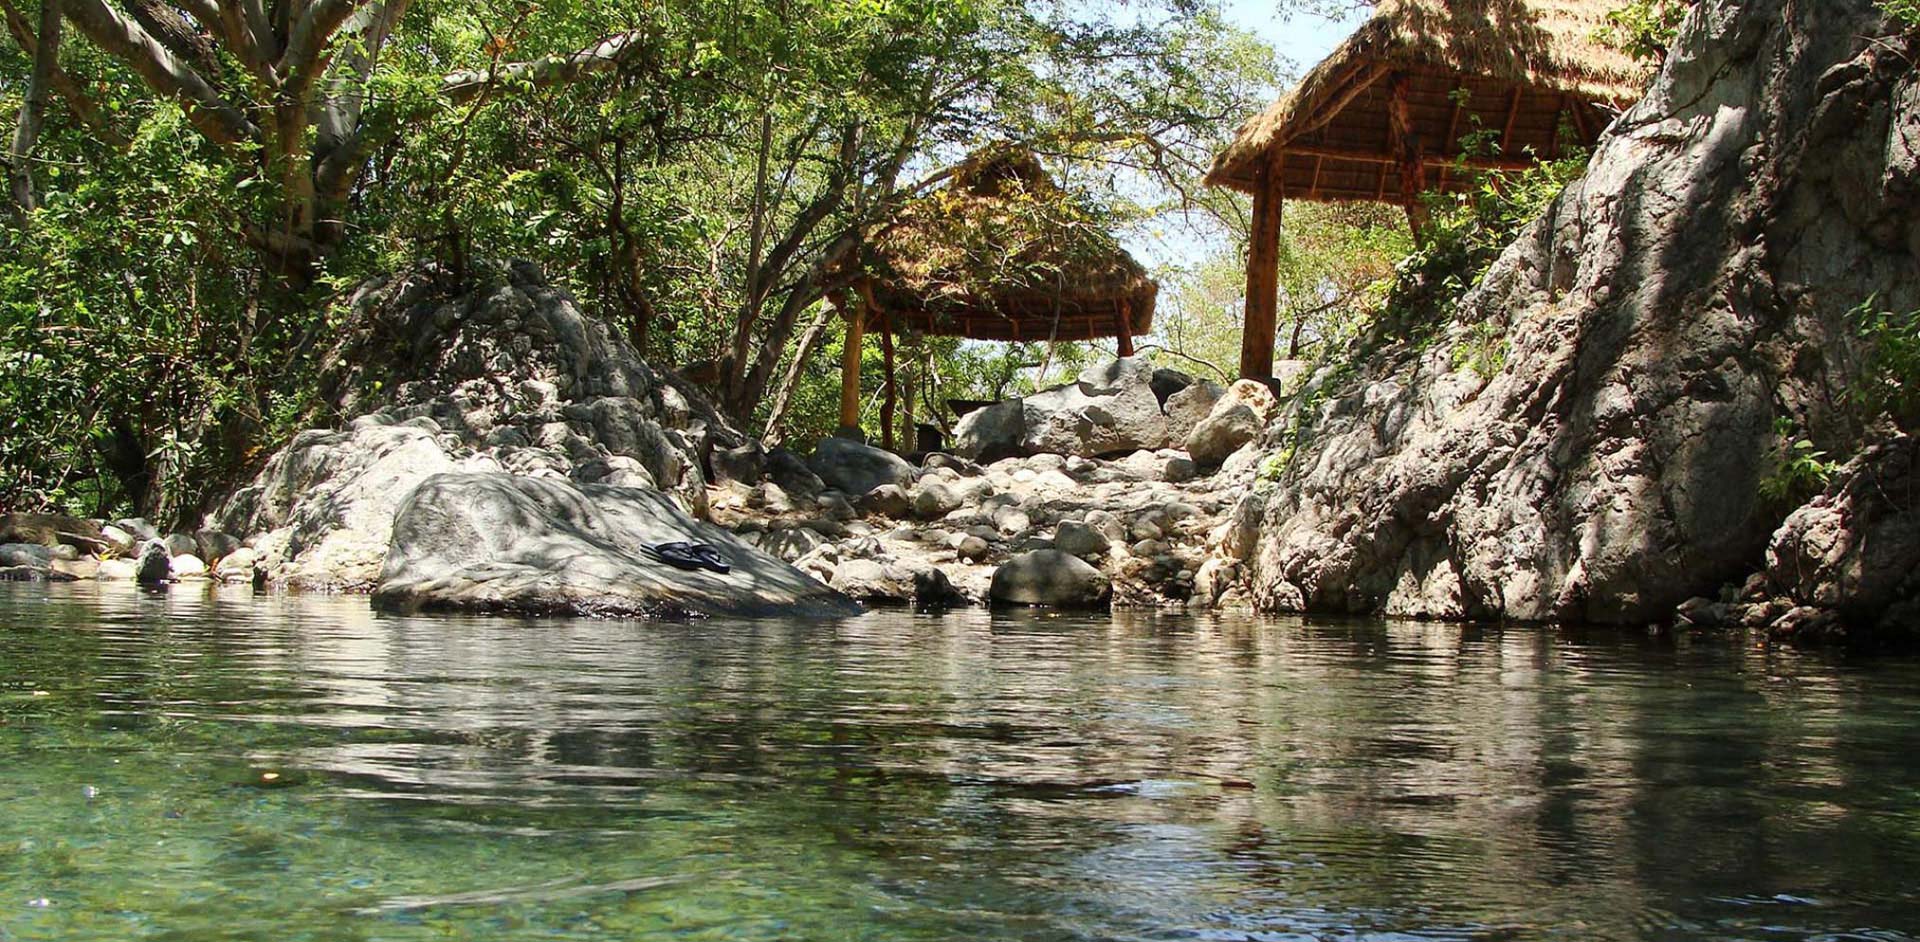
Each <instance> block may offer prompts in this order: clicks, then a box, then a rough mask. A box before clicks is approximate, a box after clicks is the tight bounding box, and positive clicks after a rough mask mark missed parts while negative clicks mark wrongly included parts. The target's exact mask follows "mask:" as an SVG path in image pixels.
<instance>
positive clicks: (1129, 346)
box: [1119, 301, 1133, 360]
mask: <svg viewBox="0 0 1920 942" xmlns="http://www.w3.org/2000/svg"><path fill="white" fill-rule="evenodd" d="M1131 308H1132V305H1130V304H1128V303H1127V302H1125V301H1122V302H1120V307H1119V314H1120V358H1121V359H1123V360H1124V359H1126V358H1127V357H1130V356H1133V312H1132V310H1131Z"/></svg>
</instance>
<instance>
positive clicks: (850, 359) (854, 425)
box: [834, 292, 867, 438]
mask: <svg viewBox="0 0 1920 942" xmlns="http://www.w3.org/2000/svg"><path fill="white" fill-rule="evenodd" d="M863 293H865V292H863ZM834 307H836V308H838V309H839V311H840V320H841V321H842V322H844V323H845V324H846V325H847V330H846V346H845V348H844V349H843V350H842V351H841V352H840V431H841V433H842V434H846V435H849V436H851V437H856V438H857V437H859V432H860V347H861V344H862V343H864V342H865V340H866V319H867V312H866V306H865V303H864V302H857V303H854V304H852V305H848V304H844V303H842V302H838V301H836V302H835V304H834ZM849 307H852V308H853V309H854V310H852V311H849V310H848V308H849Z"/></svg>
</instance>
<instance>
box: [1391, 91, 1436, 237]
mask: <svg viewBox="0 0 1920 942" xmlns="http://www.w3.org/2000/svg"><path fill="white" fill-rule="evenodd" d="M1412 87H1413V77H1412V76H1410V75H1408V74H1407V73H1405V72H1395V73H1394V75H1393V84H1392V90H1391V95H1390V97H1389V98H1388V99H1387V142H1388V149H1389V150H1391V151H1392V152H1393V154H1394V156H1395V157H1396V158H1397V162H1398V163H1399V165H1400V201H1401V203H1402V205H1404V206H1406V208H1407V225H1409V226H1411V227H1412V228H1413V241H1414V244H1416V245H1420V244H1424V243H1425V241H1426V240H1425V232H1426V228H1427V207H1426V204H1425V203H1424V202H1422V201H1421V200H1422V194H1424V193H1426V191H1427V163H1426V157H1425V155H1423V154H1422V153H1421V152H1420V135H1418V134H1416V133H1415V132H1414V129H1413V115H1412V112H1411V109H1410V108H1409V106H1408V103H1407V92H1408V91H1409V89H1411V88H1412Z"/></svg>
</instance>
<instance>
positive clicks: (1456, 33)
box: [1207, 0, 1646, 184]
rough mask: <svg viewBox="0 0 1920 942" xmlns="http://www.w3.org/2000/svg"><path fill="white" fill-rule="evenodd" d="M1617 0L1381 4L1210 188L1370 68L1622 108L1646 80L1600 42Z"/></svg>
mask: <svg viewBox="0 0 1920 942" xmlns="http://www.w3.org/2000/svg"><path fill="white" fill-rule="evenodd" d="M1619 6H1620V0H1381V2H1380V3H1379V4H1378V6H1377V7H1376V10H1375V13H1374V15H1373V17H1372V18H1371V19H1369V20H1368V21H1367V22H1366V23H1365V24H1363V25H1362V26H1361V27H1360V28H1359V29H1358V30H1357V31H1355V32H1354V34H1353V35H1352V36H1350V37H1348V38H1347V40H1346V41H1345V42H1343V43H1341V44H1340V45H1339V46H1338V47H1337V48H1335V49H1334V51H1333V53H1332V54H1331V55H1329V56H1328V57H1327V58H1326V59H1325V60H1323V61H1322V62H1321V63H1320V64H1319V65H1317V66H1315V67H1314V68H1313V70H1312V71H1311V72H1308V73H1307V75H1306V77H1305V78H1304V79H1302V80H1301V81H1300V83H1299V84H1298V85H1297V86H1295V87H1294V89H1293V90H1292V91H1291V92H1289V93H1288V94H1287V95H1285V96H1284V97H1282V98H1281V99H1280V100H1279V101H1278V102H1275V103H1274V104H1273V105H1272V106H1271V107H1269V108H1268V109H1267V110H1266V111H1264V112H1261V113H1260V114H1258V115H1256V116H1254V117H1253V118H1252V119H1251V120H1249V121H1248V122H1247V123H1246V124H1245V125H1243V126H1242V127H1241V128H1240V133H1239V134H1238V135H1237V136H1236V137H1235V139H1234V141H1233V143H1232V144H1230V145H1229V146H1228V147H1227V148H1226V150H1224V151H1222V152H1221V153H1220V154H1219V156H1218V157H1216V158H1215V160H1214V164H1213V169H1212V171H1211V172H1210V173H1209V174H1208V175H1207V180H1208V182H1209V183H1214V184H1222V183H1227V182H1229V181H1230V180H1232V179H1233V178H1236V177H1238V178H1244V177H1245V176H1246V166H1247V165H1248V164H1251V163H1252V162H1253V161H1254V160H1256V159H1258V158H1259V157H1260V155H1262V154H1263V153H1265V152H1267V151H1268V150H1269V149H1270V148H1272V147H1273V146H1275V145H1276V144H1278V145H1284V144H1285V143H1286V142H1287V141H1288V140H1289V139H1290V138H1291V137H1293V136H1294V135H1295V134H1298V133H1300V132H1301V131H1302V130H1303V129H1304V128H1306V127H1307V126H1309V125H1311V124H1312V123H1313V122H1314V121H1316V120H1322V119H1324V118H1325V115H1323V114H1321V111H1322V110H1323V108H1324V107H1325V106H1327V105H1329V104H1331V103H1333V102H1334V101H1335V100H1337V99H1338V97H1339V95H1340V93H1341V92H1342V91H1343V90H1345V89H1346V88H1347V87H1348V85H1349V84H1350V83H1351V82H1353V81H1355V80H1356V79H1359V78H1362V77H1364V76H1365V75H1366V74H1367V73H1369V72H1371V71H1372V70H1373V68H1374V67H1376V66H1387V67H1390V68H1403V69H1408V70H1416V71H1421V70H1424V71H1446V72H1452V73H1458V74H1463V75H1473V76H1484V77H1487V78H1491V79H1498V80H1500V81H1504V82H1510V83H1513V84H1514V85H1517V86H1520V87H1526V88H1534V89H1539V90H1543V91H1550V92H1557V93H1564V94H1568V95H1572V96H1576V97H1579V98H1584V99H1587V100H1590V101H1596V102H1605V103H1609V104H1626V103H1628V102H1631V101H1633V100H1635V99H1637V98H1638V97H1639V96H1640V93H1641V87H1642V85H1643V83H1644V80H1645V78H1646V75H1645V71H1644V69H1643V67H1642V66H1640V65H1639V64H1638V63H1636V62H1635V61H1634V60H1633V58H1632V57H1630V56H1628V55H1626V54H1625V53H1623V52H1621V51H1620V50H1618V49H1615V48H1613V47H1611V46H1608V45H1607V44H1605V43H1603V42H1601V40H1600V34H1601V31H1602V30H1603V29H1604V28H1605V27H1606V25H1607V14H1608V13H1611V12H1612V11H1614V10H1615V9H1618V7H1619Z"/></svg>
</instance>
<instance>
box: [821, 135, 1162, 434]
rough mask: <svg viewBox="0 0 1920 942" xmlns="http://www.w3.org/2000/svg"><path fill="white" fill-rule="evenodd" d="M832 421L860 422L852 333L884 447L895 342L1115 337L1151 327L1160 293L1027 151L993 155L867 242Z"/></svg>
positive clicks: (848, 307)
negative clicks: (868, 346) (865, 362)
mask: <svg viewBox="0 0 1920 942" xmlns="http://www.w3.org/2000/svg"><path fill="white" fill-rule="evenodd" d="M848 281H849V283H850V284H851V286H852V290H851V292H850V293H851V297H850V298H848V299H846V301H845V302H844V303H843V306H842V310H841V313H842V315H843V316H844V317H845V319H846V322H847V342H846V345H845V348H844V349H845V353H844V357H845V359H844V360H843V361H842V364H841V390H840V425H841V427H842V429H843V430H851V429H854V428H857V427H858V425H859V420H860V402H861V399H860V350H861V341H862V337H863V335H864V334H865V333H866V332H867V331H870V330H878V331H880V332H881V351H882V355H883V357H884V362H885V364H886V369H887V374H888V375H887V378H886V389H885V392H884V394H883V396H882V405H881V435H882V437H883V438H884V439H885V440H886V441H887V442H889V443H891V442H892V440H893V425H894V421H893V420H894V395H893V389H894V378H893V361H894V350H893V340H894V337H895V335H896V334H901V333H907V334H918V335H922V336H945V337H965V338H968V339H971V340H1004V341H1042V342H1058V341H1072V340H1097V339H1102V338H1107V337H1112V338H1116V339H1117V341H1118V350H1119V353H1120V355H1121V356H1132V355H1133V338H1134V337H1136V336H1139V335H1142V334H1146V333H1148V332H1150V331H1151V330H1152V328H1153V312H1154V302H1155V299H1156V298H1157V297H1158V295H1159V290H1160V289H1159V285H1157V284H1156V283H1155V282H1154V281H1153V279H1152V278H1150V277H1148V275H1147V272H1146V269H1145V268H1142V267H1141V265H1140V263H1139V262H1137V261H1135V260H1134V259H1133V257H1132V256H1131V255H1129V254H1128V253H1127V251H1126V249H1125V248H1123V247H1122V246H1121V245H1120V243H1119V241H1118V240H1117V239H1116V238H1115V237H1114V236H1113V234H1112V233H1111V232H1109V231H1107V230H1106V229H1105V228H1104V227H1103V226H1102V224H1101V222H1100V220H1099V219H1098V217H1097V215H1096V214H1094V213H1092V212H1090V211H1089V210H1087V208H1086V207H1085V206H1084V205H1083V204H1082V203H1080V202H1079V201H1078V200H1076V199H1075V198H1074V197H1073V196H1072V195H1071V194H1069V193H1067V192H1066V191H1064V190H1062V189H1061V188H1060V187H1059V186H1058V185H1057V184H1056V183H1055V182H1054V181H1053V179H1052V178H1051V177H1050V176H1048V175H1047V172H1046V170H1045V168H1043V167H1042V166H1041V164H1040V161H1039V159H1038V158H1037V157H1035V156H1034V154H1033V153H1032V152H1031V151H1027V150H1023V149H1019V148H1011V147H995V148H990V149H987V150H984V151H981V152H979V153H977V154H975V155H973V156H972V157H971V158H969V159H968V160H967V161H966V162H964V163H963V164H961V165H960V166H959V167H958V168H957V169H956V170H955V171H954V173H953V175H952V177H951V178H950V180H949V181H948V183H947V185H946V186H944V187H943V188H941V189H939V190H936V191H934V192H932V193H929V194H927V195H925V196H922V197H919V198H917V199H915V200H914V201H913V202H911V203H909V204H908V205H907V206H905V207H904V208H903V209H902V210H901V212H900V215H899V216H898V218H897V219H896V220H895V221H894V222H893V224H891V225H890V226H888V227H887V228H886V229H884V230H882V231H881V232H879V233H878V234H876V235H875V236H874V237H873V238H872V239H871V240H870V242H869V244H868V246H867V247H866V251H865V252H863V253H862V257H861V258H860V261H859V264H858V268H857V270H855V271H854V272H852V273H851V275H850V277H849V278H848Z"/></svg>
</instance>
